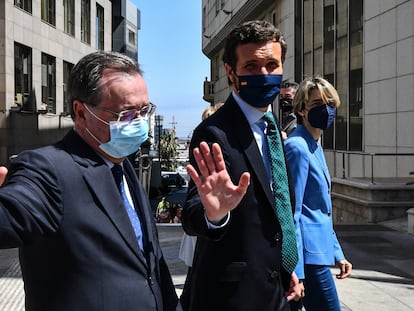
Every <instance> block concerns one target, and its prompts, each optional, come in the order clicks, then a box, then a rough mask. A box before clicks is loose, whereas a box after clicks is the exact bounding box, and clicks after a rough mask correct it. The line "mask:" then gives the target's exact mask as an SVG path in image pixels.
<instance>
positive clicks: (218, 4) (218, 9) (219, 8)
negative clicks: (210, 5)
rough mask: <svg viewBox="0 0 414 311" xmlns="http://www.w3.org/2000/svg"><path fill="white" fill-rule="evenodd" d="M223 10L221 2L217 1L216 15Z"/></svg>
mask: <svg viewBox="0 0 414 311" xmlns="http://www.w3.org/2000/svg"><path fill="white" fill-rule="evenodd" d="M220 10H221V0H216V15H217V14H218V13H219V12H220Z"/></svg>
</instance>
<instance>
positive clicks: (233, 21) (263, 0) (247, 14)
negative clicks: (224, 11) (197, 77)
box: [202, 0, 275, 59]
mask: <svg viewBox="0 0 414 311" xmlns="http://www.w3.org/2000/svg"><path fill="white" fill-rule="evenodd" d="M274 3H275V0H255V1H254V0H252V1H251V0H248V1H246V3H245V4H244V5H243V6H242V7H241V8H240V9H239V10H237V12H235V13H234V14H232V15H231V18H229V21H228V22H227V23H226V24H225V25H224V26H223V27H222V28H221V29H219V30H218V31H217V32H216V34H215V35H213V36H212V37H211V38H210V39H209V41H208V42H207V44H206V45H204V46H203V53H204V54H205V55H206V56H207V57H208V58H210V59H211V58H212V57H213V56H214V55H215V54H216V53H217V52H218V51H219V50H220V49H221V48H222V47H223V46H224V42H225V40H226V38H227V36H228V35H229V33H230V32H231V30H232V29H233V28H234V27H235V26H236V25H239V24H240V23H242V22H245V21H248V20H250V19H252V18H254V19H256V18H257V16H260V15H261V13H263V12H265V11H266V8H267V7H269V6H271V5H274ZM202 35H203V34H202Z"/></svg>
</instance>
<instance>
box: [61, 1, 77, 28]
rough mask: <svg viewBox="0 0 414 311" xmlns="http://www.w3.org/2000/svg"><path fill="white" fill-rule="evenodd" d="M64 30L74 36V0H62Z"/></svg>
mask: <svg viewBox="0 0 414 311" xmlns="http://www.w3.org/2000/svg"><path fill="white" fill-rule="evenodd" d="M63 9H64V23H65V25H64V27H65V32H66V33H67V34H70V35H72V36H75V0H63Z"/></svg>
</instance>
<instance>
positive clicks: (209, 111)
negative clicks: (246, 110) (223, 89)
mask: <svg viewBox="0 0 414 311" xmlns="http://www.w3.org/2000/svg"><path fill="white" fill-rule="evenodd" d="M223 105H224V103H217V104H215V105H212V106H208V107H207V108H206V109H204V110H203V113H202V115H201V120H205V119H207V118H208V117H209V116H211V115H212V114H213V113H215V112H216V111H217V109H219V108H220V107H221V106H223Z"/></svg>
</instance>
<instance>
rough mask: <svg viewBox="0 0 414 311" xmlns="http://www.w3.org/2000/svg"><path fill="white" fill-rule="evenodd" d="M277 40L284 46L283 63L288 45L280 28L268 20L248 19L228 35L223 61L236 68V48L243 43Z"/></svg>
mask: <svg viewBox="0 0 414 311" xmlns="http://www.w3.org/2000/svg"><path fill="white" fill-rule="evenodd" d="M266 41H275V42H279V43H280V45H281V47H282V63H283V62H284V61H285V56H286V50H287V45H286V42H285V40H284V39H283V36H282V34H281V33H280V31H279V29H277V28H276V27H275V26H273V24H271V23H269V22H267V21H260V20H255V21H248V22H244V23H242V24H240V25H239V26H236V27H235V28H234V29H233V30H232V31H231V32H230V34H229V35H228V37H227V41H226V44H225V47H224V53H223V62H224V63H226V64H228V65H229V66H230V67H231V68H232V69H233V70H236V64H237V54H236V48H237V46H239V45H241V44H247V43H255V42H266Z"/></svg>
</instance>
